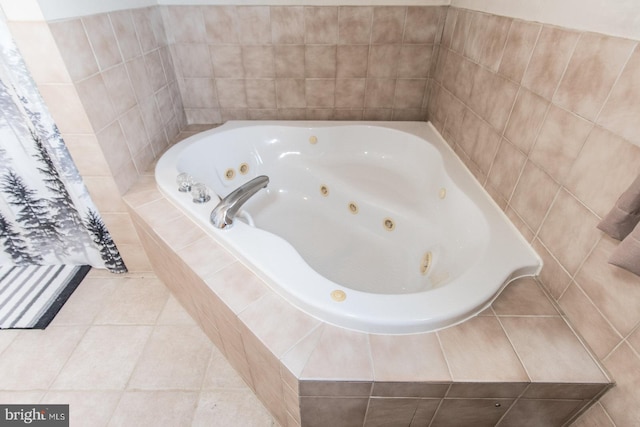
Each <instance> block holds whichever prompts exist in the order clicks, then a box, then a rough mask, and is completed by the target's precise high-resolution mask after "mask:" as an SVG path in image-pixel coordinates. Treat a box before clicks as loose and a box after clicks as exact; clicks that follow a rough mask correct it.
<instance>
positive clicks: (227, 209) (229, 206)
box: [211, 175, 269, 228]
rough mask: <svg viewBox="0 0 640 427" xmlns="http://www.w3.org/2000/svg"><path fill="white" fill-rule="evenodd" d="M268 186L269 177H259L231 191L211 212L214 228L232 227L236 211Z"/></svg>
mask: <svg viewBox="0 0 640 427" xmlns="http://www.w3.org/2000/svg"><path fill="white" fill-rule="evenodd" d="M267 184H269V177H268V176H265V175H260V176H258V177H255V178H253V179H252V180H251V181H248V182H245V183H244V184H242V185H241V186H240V187H238V188H236V189H235V190H233V191H232V192H231V193H229V194H228V195H227V197H225V198H224V199H222V200H220V203H218V205H217V206H216V207H215V208H213V210H212V211H211V223H212V224H213V226H214V227H216V228H229V227H231V226H232V225H233V219H234V218H235V216H236V214H237V213H238V210H239V209H240V208H241V207H242V205H244V203H245V202H246V201H247V200H249V199H250V198H251V196H253V195H254V194H256V193H257V192H258V191H260V190H261V189H263V188H265V187H266V186H267Z"/></svg>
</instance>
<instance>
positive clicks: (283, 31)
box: [271, 6, 304, 44]
mask: <svg viewBox="0 0 640 427" xmlns="http://www.w3.org/2000/svg"><path fill="white" fill-rule="evenodd" d="M271 38H272V41H273V43H275V44H300V43H304V7H302V6H283V7H280V6H274V7H272V8H271Z"/></svg>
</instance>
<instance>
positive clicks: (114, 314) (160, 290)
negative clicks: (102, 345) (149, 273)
mask: <svg viewBox="0 0 640 427" xmlns="http://www.w3.org/2000/svg"><path fill="white" fill-rule="evenodd" d="M168 298H169V291H168V290H167V288H166V287H165V286H164V285H163V284H162V282H161V281H160V280H159V279H155V278H154V279H126V280H122V281H120V283H118V285H117V289H116V290H115V292H113V293H112V294H111V295H110V296H109V298H108V299H107V300H106V301H105V304H104V306H103V307H102V309H101V310H100V312H99V313H98V314H97V315H96V318H95V320H94V324H97V325H104V324H111V325H112V324H125V325H152V324H154V323H155V322H156V319H157V318H158V316H159V315H160V312H161V311H162V309H163V308H164V306H165V304H166V302H167V299H168Z"/></svg>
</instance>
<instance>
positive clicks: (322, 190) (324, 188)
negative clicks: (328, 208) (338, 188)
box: [320, 185, 329, 197]
mask: <svg viewBox="0 0 640 427" xmlns="http://www.w3.org/2000/svg"><path fill="white" fill-rule="evenodd" d="M320 194H322V195H323V196H325V197H326V196H328V195H329V187H327V186H326V185H321V186H320Z"/></svg>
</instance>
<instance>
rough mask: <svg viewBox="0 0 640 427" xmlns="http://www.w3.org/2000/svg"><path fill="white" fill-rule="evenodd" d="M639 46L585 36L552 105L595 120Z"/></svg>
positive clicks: (599, 35)
mask: <svg viewBox="0 0 640 427" xmlns="http://www.w3.org/2000/svg"><path fill="white" fill-rule="evenodd" d="M635 44H636V42H635V41H632V40H625V39H621V38H618V37H609V36H604V35H601V34H595V33H583V34H582V35H581V36H580V40H579V41H578V44H577V45H576V48H575V51H574V52H573V55H572V56H571V60H570V61H569V65H568V66H567V70H566V71H565V73H564V76H563V77H562V81H561V82H560V86H559V87H558V91H557V92H556V93H555V95H554V96H553V101H554V102H555V103H557V104H559V105H561V106H563V107H565V108H567V109H568V110H570V111H573V112H574V113H576V114H579V115H580V116H582V117H585V118H586V119H589V120H595V118H596V116H597V115H598V113H599V111H600V109H601V108H602V106H603V104H604V101H605V99H606V98H607V95H608V94H609V92H610V91H611V88H612V87H613V84H614V82H615V81H616V79H617V78H618V75H619V74H620V71H622V67H623V66H624V65H625V64H626V62H627V60H628V58H629V55H630V54H631V52H632V50H633V48H634V46H635Z"/></svg>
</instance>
